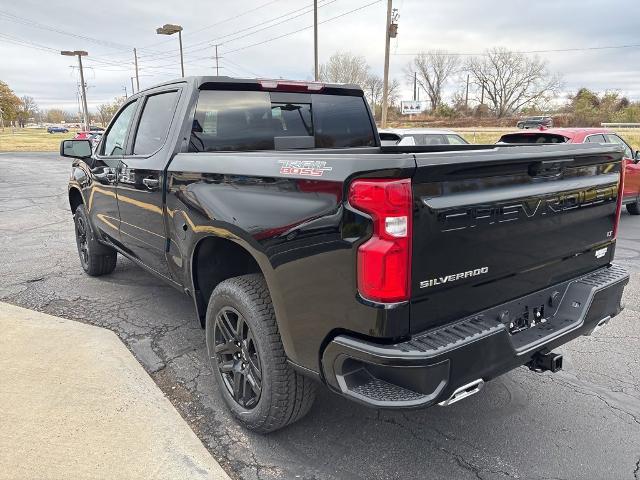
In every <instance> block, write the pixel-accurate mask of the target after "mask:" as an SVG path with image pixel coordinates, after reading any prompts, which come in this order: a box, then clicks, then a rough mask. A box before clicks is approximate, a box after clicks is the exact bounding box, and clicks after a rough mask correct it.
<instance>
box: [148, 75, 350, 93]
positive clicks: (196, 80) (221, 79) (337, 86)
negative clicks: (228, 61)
mask: <svg viewBox="0 0 640 480" xmlns="http://www.w3.org/2000/svg"><path fill="white" fill-rule="evenodd" d="M179 83H187V84H189V85H190V86H193V87H194V88H201V87H202V86H203V85H205V84H216V83H220V84H238V85H242V84H245V85H255V86H260V85H262V86H263V88H264V89H265V90H277V89H278V88H277V87H272V86H266V85H271V84H273V85H276V84H279V85H282V87H283V88H282V89H283V90H285V89H287V88H288V87H294V88H297V89H299V88H304V86H309V87H310V88H309V89H308V91H309V93H320V90H318V89H317V86H321V88H322V89H327V88H328V89H331V90H344V91H355V92H358V93H362V88H360V87H359V86H358V85H353V84H347V83H326V82H313V81H307V80H289V79H284V78H273V79H270V78H236V77H229V76H210V75H205V76H189V77H184V78H176V79H173V80H168V81H166V82H162V83H158V84H155V85H153V86H151V87H147V88H145V89H143V90H140V91H139V92H138V93H136V95H138V94H139V93H144V92H146V91H148V90H153V89H155V88H158V87H163V86H166V85H175V84H179ZM314 87H316V88H314ZM297 91H299V90H297Z"/></svg>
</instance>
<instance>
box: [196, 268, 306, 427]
mask: <svg viewBox="0 0 640 480" xmlns="http://www.w3.org/2000/svg"><path fill="white" fill-rule="evenodd" d="M206 337H207V351H208V355H209V359H210V362H211V368H212V369H213V374H214V376H215V378H216V381H217V383H218V388H219V390H220V393H221V395H222V398H223V399H224V401H225V403H226V404H227V407H229V410H231V413H232V414H233V416H234V417H235V418H236V419H237V420H238V421H239V422H240V423H241V424H242V425H243V426H245V427H246V428H248V429H249V430H253V431H256V432H259V433H269V432H273V431H274V430H278V429H280V428H283V427H285V426H287V425H289V424H291V423H293V422H295V421H297V420H299V419H301V418H302V417H304V416H305V415H306V414H307V412H308V411H309V409H310V408H311V406H312V405H313V401H314V399H315V392H316V384H315V383H314V382H313V381H312V380H310V379H309V378H307V377H305V376H303V375H301V374H299V373H298V372H296V371H295V370H294V369H293V368H292V367H291V365H289V363H288V362H287V356H286V354H285V352H284V347H283V346H282V340H281V339H280V333H279V332H278V324H277V322H276V316H275V313H274V310H273V304H272V303H271V296H270V295H269V289H268V288H267V284H266V282H265V279H264V277H263V276H262V275H259V274H251V275H243V276H240V277H235V278H230V279H228V280H225V281H223V282H221V283H220V284H219V285H218V286H217V287H216V288H215V290H214V291H213V293H212V294H211V299H210V300H209V306H208V308H207V318H206Z"/></svg>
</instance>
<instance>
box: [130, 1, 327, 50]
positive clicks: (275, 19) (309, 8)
mask: <svg viewBox="0 0 640 480" xmlns="http://www.w3.org/2000/svg"><path fill="white" fill-rule="evenodd" d="M322 1H325V2H326V3H324V4H322V5H320V6H319V7H325V6H327V5H330V4H331V3H334V2H336V1H338V0H322ZM312 8H313V3H311V4H308V5H305V6H304V7H301V8H297V9H295V10H291V11H289V12H287V13H283V14H281V15H278V16H276V17H273V18H270V19H268V20H263V21H261V22H260V23H256V24H254V25H251V26H249V27H244V28H242V29H240V30H236V31H234V32H231V33H228V34H226V35H222V36H220V37H216V38H211V39H208V40H202V41H199V42H196V43H193V44H191V45H188V46H186V47H185V48H184V52H185V53H189V54H193V53H196V52H200V51H203V50H206V49H208V48H210V45H211V44H212V43H218V44H219V45H221V44H224V43H229V42H232V41H235V40H239V39H241V38H245V37H248V36H250V35H253V34H255V33H258V32H261V31H263V30H267V29H269V28H273V27H276V26H278V25H281V24H283V23H285V22H288V21H290V20H294V19H296V18H299V17H301V16H303V15H306V14H308V13H311V12H312V11H313V10H312ZM298 12H302V13H298ZM296 13H297V15H295V14H296ZM291 15H294V16H292V17H291ZM285 17H290V18H285ZM281 19H283V20H281ZM278 20H280V21H278ZM272 22H277V23H274V24H272V25H266V24H269V23H272ZM265 25H266V26H265ZM258 27H260V28H258ZM255 28H258V29H257V30H255V31H253V32H250V33H247V34H246V35H243V36H240V37H238V38H232V39H230V40H227V41H226V42H220V40H222V39H224V38H227V37H231V36H234V35H237V34H239V33H243V32H246V31H248V30H252V29H255ZM201 45H204V46H202V47H200V46H201ZM197 47H200V48H197ZM173 55H175V51H174V50H172V51H168V52H162V53H156V54H154V53H150V54H144V55H140V57H141V58H142V57H145V58H151V57H154V58H155V59H156V60H160V59H164V58H170V57H171V56H173Z"/></svg>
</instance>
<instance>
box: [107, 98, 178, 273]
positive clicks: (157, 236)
mask: <svg viewBox="0 0 640 480" xmlns="http://www.w3.org/2000/svg"><path fill="white" fill-rule="evenodd" d="M179 95H180V90H179V89H177V88H172V89H170V90H163V91H156V92H153V93H152V94H149V95H147V96H146V97H144V98H143V99H140V102H142V105H141V108H140V113H139V115H138V116H137V120H136V128H135V129H134V130H133V131H132V134H131V136H130V140H129V142H128V146H127V152H126V154H125V155H124V156H123V157H122V163H121V165H120V168H119V169H118V183H117V191H118V206H119V210H120V239H121V242H122V244H123V246H124V248H125V249H126V250H127V251H128V253H129V254H131V255H132V256H133V257H134V258H136V259H137V260H139V261H140V262H142V263H143V264H145V265H146V266H147V267H149V268H151V269H152V270H154V271H156V272H157V273H160V274H161V275H164V276H166V277H169V276H170V275H169V271H168V266H167V260H166V257H165V252H166V242H167V240H166V233H165V228H164V210H163V197H162V195H163V194H162V187H163V182H164V168H165V166H166V164H167V161H168V153H167V152H166V151H165V149H163V147H164V146H165V143H166V141H167V136H168V133H169V128H170V126H171V124H172V121H173V118H174V116H175V111H176V106H177V102H178V98H179Z"/></svg>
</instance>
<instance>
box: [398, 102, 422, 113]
mask: <svg viewBox="0 0 640 480" xmlns="http://www.w3.org/2000/svg"><path fill="white" fill-rule="evenodd" d="M426 109H427V102H425V101H423V100H402V101H401V102H400V111H401V113H402V115H416V114H418V113H422V112H424V111H425V110H426Z"/></svg>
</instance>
